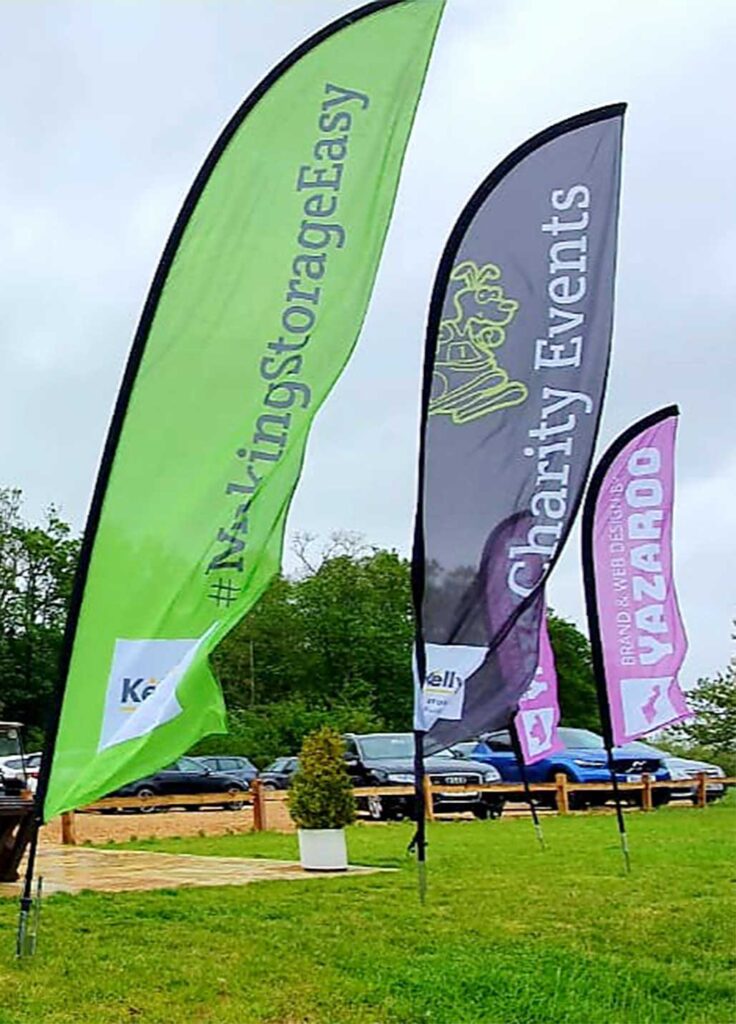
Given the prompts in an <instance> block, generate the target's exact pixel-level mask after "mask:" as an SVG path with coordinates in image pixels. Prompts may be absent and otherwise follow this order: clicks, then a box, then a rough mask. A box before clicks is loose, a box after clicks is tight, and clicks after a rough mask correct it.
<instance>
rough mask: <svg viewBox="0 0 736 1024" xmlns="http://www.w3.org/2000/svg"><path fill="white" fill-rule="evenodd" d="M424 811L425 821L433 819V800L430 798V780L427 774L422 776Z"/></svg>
mask: <svg viewBox="0 0 736 1024" xmlns="http://www.w3.org/2000/svg"><path fill="white" fill-rule="evenodd" d="M424 813H425V814H426V816H427V821H434V800H433V799H432V782H431V780H430V778H429V776H428V775H425V776H424Z"/></svg>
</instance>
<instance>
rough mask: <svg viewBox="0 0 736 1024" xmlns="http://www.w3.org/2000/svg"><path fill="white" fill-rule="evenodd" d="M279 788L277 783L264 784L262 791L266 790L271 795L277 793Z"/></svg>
mask: <svg viewBox="0 0 736 1024" xmlns="http://www.w3.org/2000/svg"><path fill="white" fill-rule="evenodd" d="M278 788H279V787H278V786H277V785H276V783H275V782H264V783H263V785H262V786H261V789H265V790H266V791H267V792H269V793H275V792H276V790H277V789H278Z"/></svg>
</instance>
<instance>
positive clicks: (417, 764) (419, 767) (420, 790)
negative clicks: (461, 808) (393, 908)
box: [409, 729, 427, 904]
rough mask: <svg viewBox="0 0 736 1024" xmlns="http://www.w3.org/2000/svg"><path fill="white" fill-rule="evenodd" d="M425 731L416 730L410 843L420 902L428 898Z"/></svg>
mask: <svg viewBox="0 0 736 1024" xmlns="http://www.w3.org/2000/svg"><path fill="white" fill-rule="evenodd" d="M425 776H426V769H425V767H424V732H423V731H422V730H421V729H415V730H414V815H415V817H414V820H415V822H416V832H415V833H414V838H413V839H412V841H411V843H410V844H409V850H410V851H413V850H416V854H417V874H418V882H419V902H420V903H422V904H424V901H425V900H426V898H427V813H426V808H425V796H424V784H425V781H424V780H425Z"/></svg>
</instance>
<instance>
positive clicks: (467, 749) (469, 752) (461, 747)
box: [452, 743, 482, 758]
mask: <svg viewBox="0 0 736 1024" xmlns="http://www.w3.org/2000/svg"><path fill="white" fill-rule="evenodd" d="M452 749H453V751H454V753H455V756H456V757H470V758H472V756H473V754H474V753H475V752H476V750H477V749H478V744H477V743H456V744H455V746H454V747H453V748H452ZM481 749H482V747H481Z"/></svg>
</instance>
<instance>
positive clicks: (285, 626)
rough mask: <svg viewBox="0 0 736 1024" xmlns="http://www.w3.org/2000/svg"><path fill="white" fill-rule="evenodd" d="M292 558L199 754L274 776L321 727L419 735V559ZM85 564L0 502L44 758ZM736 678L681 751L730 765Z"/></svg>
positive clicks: (315, 546) (5, 580) (1, 711)
mask: <svg viewBox="0 0 736 1024" xmlns="http://www.w3.org/2000/svg"><path fill="white" fill-rule="evenodd" d="M292 553H293V559H294V561H295V562H296V565H297V568H296V570H295V571H294V572H292V573H290V574H288V575H280V576H277V577H276V578H275V579H274V580H273V581H272V583H271V585H270V586H269V587H268V589H267V590H266V592H265V593H264V595H263V597H262V598H261V600H260V601H259V602H258V604H257V605H256V606H255V607H254V608H253V609H252V611H251V612H250V613H249V614H248V615H247V616H246V617H245V618H244V619H243V621H242V622H241V623H240V624H239V625H238V626H237V627H236V628H235V629H234V630H233V631H232V633H231V634H230V635H229V636H228V637H227V639H226V640H225V641H224V643H223V644H222V645H221V647H220V648H219V649H218V650H217V652H216V653H215V657H214V662H215V671H216V674H217V676H218V678H219V680H220V682H221V684H222V687H223V691H224V695H225V701H226V704H227V707H228V712H229V725H230V733H229V735H227V736H211V737H208V738H207V739H205V740H204V741H203V742H202V743H200V744H199V745H198V747H197V748H196V752H200V753H204V752H208V753H218V752H222V753H225V752H227V753H231V754H245V755H247V756H248V757H251V758H252V759H253V760H254V761H255V762H256V763H257V764H259V765H263V764H265V763H266V762H268V761H269V760H271V759H272V758H274V757H276V756H278V755H280V754H289V753H293V752H296V751H297V750H298V749H299V747H300V745H301V741H302V739H303V737H304V736H305V735H306V734H307V733H308V732H311V731H312V730H314V729H316V728H318V727H319V726H321V725H332V726H334V727H335V728H337V729H339V730H341V731H354V732H366V731H372V730H387V731H393V730H406V729H409V728H411V719H412V699H413V695H412V685H411V646H412V639H413V630H414V626H413V617H412V602H411V586H410V565H409V561H408V559H406V558H403V557H402V556H400V555H399V554H398V553H397V552H395V551H389V550H386V549H383V548H378V547H374V546H371V545H368V544H366V543H365V542H364V541H363V540H362V538H360V537H359V536H357V535H355V534H351V533H346V532H341V533H335V534H334V535H333V536H332V537H331V538H329V540H328V541H327V542H326V543H323V544H319V543H318V541H317V539H316V538H314V537H311V536H309V535H305V534H298V535H297V536H296V537H295V538H294V540H293V543H292ZM78 554H79V541H78V539H77V538H75V537H74V536H73V535H72V531H71V529H70V527H69V526H68V524H66V523H65V522H64V521H63V520H62V519H61V517H60V516H59V515H58V513H57V511H56V510H55V509H51V510H49V512H48V513H47V514H46V516H45V518H44V521H43V522H42V523H41V524H40V525H31V524H29V523H27V522H26V521H25V520H24V517H23V514H22V496H21V494H20V492H19V491H17V490H10V489H4V490H3V489H0V717H3V718H6V719H13V720H15V719H17V720H19V721H22V722H24V723H25V724H26V726H27V727H28V728H29V731H30V733H29V743H30V744H32V745H33V746H34V747H36V746H37V745H39V744H40V742H41V736H42V728H43V726H44V724H45V721H46V717H47V714H48V711H49V706H50V701H51V695H52V691H53V688H54V685H55V680H56V673H57V661H58V656H59V652H60V649H61V641H62V635H63V630H64V622H65V617H66V610H67V607H68V602H69V598H70V595H71V587H72V581H73V575H74V570H75V566H76V561H77V558H78ZM548 621H549V632H550V640H551V643H552V647H553V650H554V652H555V660H556V665H557V674H558V679H559V688H560V704H561V709H562V724H563V725H569V726H578V727H582V728H589V729H593V730H595V731H598V730H599V720H598V712H597V703H596V695H595V684H594V679H593V670H592V664H591V656H590V645H589V643H588V640H587V638H586V637H585V636H584V635H583V634H582V633H581V632H580V630H578V629H577V627H576V626H575V625H574V623H572V622H569V621H568V620H566V619H564V618H563V617H561V616H559V615H556V614H555V613H554V612H553V611H551V612H549V614H548ZM734 674H735V668H734V663H733V662H732V663H731V665H730V666H729V668H728V669H727V670H726V672H725V673H722V674H719V675H718V676H717V677H715V678H714V679H710V680H701V681H700V682H699V683H698V686H697V687H696V689H695V691H691V694H690V699H691V701H692V702H693V703H694V704H695V706H696V708H697V709H698V712H699V714H698V718H697V719H696V720H695V722H694V723H692V724H689V725H687V726H685V727H683V728H681V729H679V730H677V732H676V733H675V734H674V735H673V737H672V741H673V742H674V743H675V745H677V747H678V749H682V750H687V749H695V750H696V751H697V752H699V753H700V754H701V755H702V756H705V755H706V754H708V755H709V759H715V760H716V761H719V762H723V761H724V758H725V759H727V760H728V757H729V752H730V756H731V757H733V751H732V745H733V738H734V735H735V734H736V679H735V678H734ZM733 767H734V769H736V765H734V766H733Z"/></svg>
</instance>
